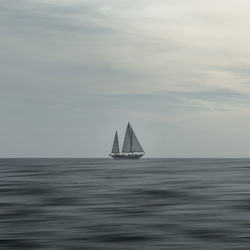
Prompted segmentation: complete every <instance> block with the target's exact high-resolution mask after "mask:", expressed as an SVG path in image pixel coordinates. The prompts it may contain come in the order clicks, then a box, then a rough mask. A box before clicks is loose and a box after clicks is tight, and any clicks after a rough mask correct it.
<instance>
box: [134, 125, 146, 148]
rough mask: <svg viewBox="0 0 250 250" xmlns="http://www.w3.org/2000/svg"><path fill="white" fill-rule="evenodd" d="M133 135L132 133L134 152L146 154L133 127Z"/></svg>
mask: <svg viewBox="0 0 250 250" xmlns="http://www.w3.org/2000/svg"><path fill="white" fill-rule="evenodd" d="M131 133H132V136H131V137H132V152H144V150H143V148H142V146H141V144H140V143H139V141H138V139H137V137H136V135H135V133H134V131H133V129H132V127H131Z"/></svg>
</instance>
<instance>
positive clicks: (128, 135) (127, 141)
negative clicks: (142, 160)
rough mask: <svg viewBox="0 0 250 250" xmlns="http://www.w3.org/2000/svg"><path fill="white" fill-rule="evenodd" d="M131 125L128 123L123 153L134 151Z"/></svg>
mask: <svg viewBox="0 0 250 250" xmlns="http://www.w3.org/2000/svg"><path fill="white" fill-rule="evenodd" d="M131 135H132V134H131V126H130V124H129V123H128V126H127V130H126V134H125V138H124V141H123V147H122V152H123V153H130V152H132V136H131Z"/></svg>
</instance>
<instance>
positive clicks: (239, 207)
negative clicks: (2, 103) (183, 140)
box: [0, 159, 250, 250]
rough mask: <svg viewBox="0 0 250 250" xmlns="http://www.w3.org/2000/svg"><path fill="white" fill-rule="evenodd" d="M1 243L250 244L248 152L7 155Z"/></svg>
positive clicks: (2, 163)
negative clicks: (130, 156) (222, 155)
mask: <svg viewBox="0 0 250 250" xmlns="http://www.w3.org/2000/svg"><path fill="white" fill-rule="evenodd" d="M0 249H1V250H4V249H17V250H22V249H25V250H29V249H46V250H48V249H51V250H54V249H56V250H57V249H58V250H64V249H65V250H66V249H67V250H74V249H83V250H94V249H104V250H119V249H124V250H130V249H134V250H140V249H143V250H147V249H150V250H151V249H152V250H158V249H185V250H189V249H190V250H195V249H199V250H201V249H202V250H203V249H211V250H216V249H225V250H228V249H237V250H241V249H248V250H249V249H250V159H141V160H121V161H115V160H112V159H0Z"/></svg>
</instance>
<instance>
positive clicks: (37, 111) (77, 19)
mask: <svg viewBox="0 0 250 250" xmlns="http://www.w3.org/2000/svg"><path fill="white" fill-rule="evenodd" d="M249 25H250V2H249V1H248V0H237V1H236V0H220V1H218V0H210V1H205V0H189V1H186V0H157V1H155V0H120V1H117V0H22V1H20V0H8V1H6V0H0V119H1V120H0V121H1V122H0V157H107V155H108V153H109V152H110V150H111V147H112V142H113V137H114V134H115V131H116V130H118V135H119V139H120V145H121V144H122V140H123V138H124V133H125V129H126V126H127V122H128V121H130V123H131V125H132V127H133V128H134V131H135V133H136V135H137V137H138V139H139V141H140V142H141V144H142V147H143V148H144V150H145V152H146V156H147V157H250V46H249V41H250V29H249Z"/></svg>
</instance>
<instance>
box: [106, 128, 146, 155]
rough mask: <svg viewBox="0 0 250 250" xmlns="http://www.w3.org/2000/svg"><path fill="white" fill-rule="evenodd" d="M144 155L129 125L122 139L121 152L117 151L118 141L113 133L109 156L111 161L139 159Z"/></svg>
mask: <svg viewBox="0 0 250 250" xmlns="http://www.w3.org/2000/svg"><path fill="white" fill-rule="evenodd" d="M144 154H145V152H144V150H143V148H142V146H141V144H140V143H139V141H138V139H137V137H136V135H135V133H134V131H133V129H132V127H131V125H130V123H128V126H127V130H126V133H125V137H124V142H123V147H122V152H120V150H119V141H118V134H117V131H116V132H115V137H114V142H113V147H112V151H111V153H110V154H109V155H110V156H111V157H113V159H139V158H141V157H142V156H143V155H144Z"/></svg>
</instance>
